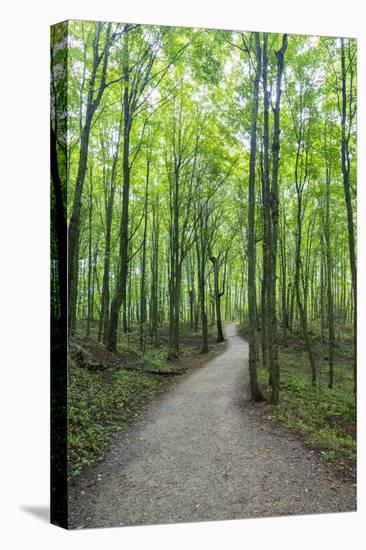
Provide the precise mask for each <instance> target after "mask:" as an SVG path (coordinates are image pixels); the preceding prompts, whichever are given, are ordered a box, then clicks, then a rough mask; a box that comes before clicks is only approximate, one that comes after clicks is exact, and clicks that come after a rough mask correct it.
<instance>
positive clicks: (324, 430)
mask: <svg viewBox="0 0 366 550" xmlns="http://www.w3.org/2000/svg"><path fill="white" fill-rule="evenodd" d="M279 360H280V364H281V401H280V404H279V406H278V407H273V408H272V411H273V415H274V416H275V417H276V418H277V420H278V421H279V422H280V423H281V424H283V425H284V426H286V427H288V428H293V429H296V430H297V431H299V432H300V433H302V434H303V435H304V436H305V438H306V439H307V440H308V441H309V442H311V443H312V444H314V445H315V446H316V447H318V448H320V449H322V450H323V455H324V457H325V458H326V459H327V460H329V461H332V460H333V461H334V460H336V458H337V457H338V456H339V455H342V456H347V457H348V458H349V459H351V460H355V459H356V454H355V451H356V439H355V437H356V435H355V400H354V395H353V391H352V388H353V386H352V369H351V367H350V363H351V362H350V361H348V365H344V364H342V363H339V362H338V363H337V365H336V369H335V375H336V378H337V379H338V380H339V379H340V376H341V373H342V374H344V373H346V375H347V376H346V378H343V379H342V384H338V386H336V387H335V388H333V389H329V388H328V387H327V380H326V379H323V380H322V382H321V386H320V387H319V386H318V387H313V386H312V384H311V381H310V376H309V366H308V361H307V355H306V353H305V352H301V351H299V350H298V349H296V348H295V349H294V348H293V347H292V346H289V347H288V348H282V349H281V351H280V354H279ZM347 371H348V372H347ZM259 378H260V382H261V383H262V384H263V385H265V386H267V384H268V370H267V369H266V368H263V366H261V367H260V369H259Z"/></svg>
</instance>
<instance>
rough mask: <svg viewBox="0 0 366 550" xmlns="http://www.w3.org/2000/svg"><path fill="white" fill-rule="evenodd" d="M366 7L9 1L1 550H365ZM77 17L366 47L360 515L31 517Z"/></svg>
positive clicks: (39, 478) (39, 488) (40, 485)
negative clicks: (53, 29) (57, 181)
mask: <svg viewBox="0 0 366 550" xmlns="http://www.w3.org/2000/svg"><path fill="white" fill-rule="evenodd" d="M362 4H363V2H362V1H361V0H360V1H359V2H357V1H356V0H343V2H342V1H340V0H306V1H304V2H302V1H296V0H292V1H291V0H277V1H276V0H261V1H260V0H256V1H253V0H252V1H249V0H247V1H246V0H240V1H239V0H224V1H222V2H219V1H217V0H183V1H181V2H178V1H176V0H170V1H163V0H150V1H148V0H133V1H131V0H129V1H122V0H115V1H112V0H78V1H76V0H58V1H57V0H51V1H49V2H42V1H40V0H33V1H16V0H8V2H6V4H5V3H2V8H1V11H2V14H1V15H2V16H1V19H0V21H1V24H0V40H1V49H0V93H1V100H0V139H1V147H0V154H1V159H2V160H1V162H0V175H1V176H0V225H1V227H0V243H1V244H0V278H1V282H0V325H1V326H0V342H1V344H0V377H1V378H0V392H1V395H0V406H1V409H2V410H1V415H0V419H1V424H2V427H1V430H0V448H1V451H0V460H1V466H0V479H1V482H0V506H1V511H0V525H1V526H2V527H1V530H0V543H1V544H2V547H3V548H6V549H8V548H37V549H39V550H43V549H51V548H52V550H57V549H59V548H60V549H61V548H70V549H74V548H75V549H76V548H77V549H84V548H85V549H86V548H88V550H93V549H94V548H98V549H100V548H105V549H106V550H107V549H108V550H109V549H110V548H123V549H126V550H130V549H131V550H132V549H133V550H135V549H137V550H139V549H140V548H148V549H155V548H159V549H160V550H164V549H167V548H169V549H172V550H173V549H174V550H176V549H177V550H179V549H183V548H185V549H186V548H188V549H195V548H200V549H202V550H205V549H206V548H207V549H208V548H212V549H216V548H217V549H219V548H220V549H221V548H255V549H261V548H268V547H271V549H276V548H281V549H283V550H286V549H290V548H291V549H296V550H298V549H302V548H306V549H309V548H310V549H311V550H318V549H324V550H325V549H328V548H329V549H332V550H336V549H340V548H347V547H348V548H352V549H354V548H360V547H361V545H362V539H364V538H365V520H366V514H365V477H366V469H365V454H366V453H365V402H366V398H365V390H366V374H365V365H364V358H365V342H366V338H365V332H366V319H365V316H366V314H365V311H366V308H365V305H366V300H365V296H366V292H365V289H364V287H363V285H364V281H365V261H366V260H365V218H366V210H365V209H366V201H365V193H366V191H365V189H366V187H365V186H366V179H365V175H366V169H365V155H366V139H365V138H366V116H365V98H366V85H365V71H366V26H365V21H366V17H365V15H364V14H363V13H362ZM72 18H79V19H95V20H97V19H99V20H112V21H129V22H138V23H155V24H170V25H187V26H203V27H216V28H228V29H243V30H253V31H254V30H258V31H279V32H290V33H305V34H330V35H336V36H340V35H343V36H357V37H358V38H359V98H360V101H359V111H358V121H359V179H358V193H359V208H358V212H359V222H358V235H359V241H358V242H359V250H358V276H359V287H358V288H359V308H358V311H359V371H360V372H359V409H360V413H359V434H360V444H359V459H360V460H359V472H360V474H359V512H358V513H357V514H343V515H333V516H332V515H320V516H307V517H301V518H299V517H292V518H278V519H265V520H261V519H258V520H241V521H232V522H215V523H204V524H192V525H177V526H162V527H141V528H140V527H133V528H123V529H122V528H119V529H104V530H89V531H78V532H66V531H63V530H61V529H59V528H56V527H54V526H51V525H49V524H48V523H47V520H46V519H43V520H42V519H41V518H40V517H37V516H35V515H34V514H30V513H29V512H26V511H25V510H24V507H33V508H34V507H40V508H41V510H42V509H43V510H44V509H45V507H47V505H48V495H49V476H48V471H49V335H48V330H49V323H48V317H49V314H48V234H49V163H48V162H49V161H48V153H49V151H48V136H49V132H48V121H49V118H48V117H49V114H48V105H49V103H48V90H49V67H48V64H49V49H48V43H49V42H48V37H49V25H50V24H52V23H55V22H58V21H61V20H64V19H72ZM44 514H45V513H44V512H43V515H44ZM363 524H364V525H363ZM362 535H363V536H362ZM5 541H6V542H5ZM4 542H5V544H4Z"/></svg>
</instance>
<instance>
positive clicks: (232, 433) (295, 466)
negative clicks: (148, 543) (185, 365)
mask: <svg viewBox="0 0 366 550" xmlns="http://www.w3.org/2000/svg"><path fill="white" fill-rule="evenodd" d="M225 332H226V338H227V347H226V349H225V351H224V352H223V353H221V354H220V355H218V356H217V357H215V358H213V359H211V360H208V361H207V362H205V363H204V364H202V365H201V366H200V367H199V368H197V369H194V370H193V371H192V372H191V373H190V374H189V375H187V376H178V377H172V378H174V384H172V385H171V387H169V389H168V391H166V392H162V393H159V395H157V396H156V398H155V399H153V400H150V401H148V402H147V403H145V405H144V406H143V408H142V409H141V410H140V412H139V415H138V416H133V417H132V418H130V420H129V421H128V422H127V424H126V427H125V429H124V430H123V431H121V432H119V433H118V434H117V436H116V437H115V439H114V441H113V443H112V444H111V446H110V449H109V451H108V453H107V454H106V456H105V458H104V460H102V461H100V462H99V463H96V464H94V465H92V466H89V467H86V468H85V469H84V471H83V472H82V474H81V475H79V476H78V477H76V478H75V479H74V480H73V481H72V482H71V483H70V501H69V515H70V527H71V528H83V527H85V528H87V527H107V526H118V525H141V524H162V523H176V522H193V521H204V520H225V519H237V518H249V517H265V516H279V515H294V514H309V513H321V512H327V513H330V512H345V511H353V510H355V509H356V487H355V483H354V482H353V480H352V479H350V478H349V477H347V476H343V475H341V473H340V472H339V471H338V470H337V469H336V468H335V467H334V465H333V464H332V463H330V462H328V461H326V460H325V459H324V457H323V456H322V455H321V453H320V452H318V451H316V450H314V449H311V448H309V447H308V446H307V445H305V444H304V443H303V442H302V441H301V440H300V439H299V438H298V437H297V435H296V434H293V433H291V432H284V431H283V430H282V429H281V428H280V425H279V424H274V423H272V422H270V421H268V422H267V421H266V420H265V418H264V417H263V414H259V413H260V411H261V410H265V407H267V406H268V405H267V404H266V403H261V404H258V405H253V404H251V403H250V401H249V375H248V369H247V358H248V344H247V343H246V341H245V340H243V339H242V338H241V337H240V336H239V335H238V333H237V326H236V325H234V324H231V325H227V326H226V329H225Z"/></svg>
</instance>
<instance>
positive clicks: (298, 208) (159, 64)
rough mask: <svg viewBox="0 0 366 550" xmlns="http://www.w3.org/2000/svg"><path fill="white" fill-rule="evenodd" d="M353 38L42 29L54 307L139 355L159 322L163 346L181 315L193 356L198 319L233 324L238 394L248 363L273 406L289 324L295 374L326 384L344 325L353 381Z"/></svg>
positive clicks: (79, 25)
mask: <svg viewBox="0 0 366 550" xmlns="http://www.w3.org/2000/svg"><path fill="white" fill-rule="evenodd" d="M356 52H357V49H356V41H355V40H354V39H351V38H332V37H317V36H298V35H287V34H275V33H258V32H257V33H255V32H231V31H219V30H205V29H189V28H172V27H164V26H148V25H137V24H122V23H100V22H82V21H71V22H66V23H64V24H61V25H57V26H55V27H53V28H52V32H51V119H52V120H51V153H52V155H51V176H52V210H53V213H54V219H55V220H57V223H55V225H53V227H52V242H51V246H52V258H53V260H52V264H51V270H52V285H53V288H54V292H53V293H52V313H53V316H54V317H62V318H64V319H66V318H67V322H68V327H69V331H70V333H75V332H77V331H82V332H85V333H86V334H87V335H91V334H92V335H94V336H95V338H96V339H97V340H98V341H99V342H100V343H102V344H103V345H104V346H105V347H106V348H107V349H108V350H109V351H113V352H115V351H117V349H118V346H120V345H121V343H123V342H124V341H126V339H127V338H128V337H129V334H131V333H133V332H134V333H136V334H137V335H138V346H139V348H140V350H141V352H142V353H144V352H145V351H146V349H147V348H149V347H159V346H161V344H162V342H161V331H162V330H163V328H164V327H166V328H167V330H168V342H167V349H166V355H167V357H168V358H169V359H171V360H176V359H178V358H179V357H180V353H181V330H182V327H186V326H188V327H189V328H190V329H192V330H194V331H195V332H199V333H200V335H201V348H200V351H201V352H202V353H207V352H208V350H209V340H208V332H209V327H211V326H212V327H215V330H216V335H217V340H218V341H222V340H223V339H224V322H225V321H234V320H235V321H238V322H239V323H240V325H241V326H242V327H244V330H245V334H246V336H247V338H248V340H249V371H250V382H251V395H252V399H253V400H255V401H256V400H260V399H262V397H263V396H262V392H261V389H260V386H259V384H258V376H257V368H258V364H259V363H260V364H261V365H262V366H263V367H264V368H266V369H267V370H268V373H269V383H270V387H271V395H270V399H271V402H272V403H273V404H277V403H278V401H279V390H280V373H281V360H280V354H279V349H280V348H282V347H286V346H287V345H288V344H289V342H290V341H291V339H292V338H293V336H294V335H295V336H296V337H299V338H300V339H301V340H302V342H303V343H304V349H305V351H306V357H307V359H306V360H307V369H308V379H309V383H310V384H312V385H314V386H316V385H317V384H319V383H321V382H322V383H324V384H325V385H327V386H329V388H333V387H334V386H335V385H339V384H341V383H342V378H341V376H338V377H337V376H335V372H336V371H335V367H336V358H335V357H336V347H337V346H338V345H339V344H340V343H341V342H343V341H344V340H347V339H348V340H347V341H350V342H351V347H352V351H351V355H350V357H351V363H352V364H351V363H349V364H348V365H347V367H346V368H347V369H348V371H349V372H352V373H353V374H352V376H353V386H354V389H355V387H356V311H357V302H356V292H357V289H356V279H357V277H356V228H355V224H356V220H355V215H356V102H357V96H356V85H357V81H356V60H357V56H356ZM66 234H67V243H68V265H67V267H66V266H64V265H62V262H61V261H60V253H61V252H60V251H61V250H62V248H63V247H64V246H65V244H66ZM65 269H67V274H66V273H64V275H65V276H67V280H68V296H67V301H66V299H65V298H64V297H63V296H61V295H60V293H58V286H59V284H58V282H59V280H60V277H62V276H63V275H62V272H63V270H65ZM319 343H320V344H319ZM318 344H319V345H320V346H321V350H322V351H321V362H320V360H319V355H318V354H317V352H316V345H318ZM320 363H321V364H322V365H323V367H324V365H325V366H326V368H325V370H324V368H323V370H322V371H321V369H320Z"/></svg>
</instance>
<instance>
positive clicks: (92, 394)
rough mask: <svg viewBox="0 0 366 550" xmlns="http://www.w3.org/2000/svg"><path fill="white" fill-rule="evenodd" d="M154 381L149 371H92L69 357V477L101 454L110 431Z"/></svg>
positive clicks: (147, 393)
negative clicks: (146, 372)
mask: <svg viewBox="0 0 366 550" xmlns="http://www.w3.org/2000/svg"><path fill="white" fill-rule="evenodd" d="M158 384H159V380H157V379H156V377H154V376H153V375H151V374H145V373H143V372H135V371H125V370H122V369H107V370H105V371H102V372H94V371H91V370H89V369H87V368H81V367H80V366H79V365H77V364H76V363H75V362H74V361H73V360H72V359H70V360H69V388H68V397H69V399H68V465H69V477H70V479H72V478H74V477H75V476H76V475H77V474H78V473H80V471H81V470H82V469H83V468H84V467H85V466H87V465H88V464H91V463H92V462H94V461H95V460H96V459H97V458H98V457H100V456H101V455H102V454H103V452H104V451H105V450H106V447H107V444H108V441H109V439H110V436H111V435H112V433H114V432H115V431H117V430H120V429H121V428H122V427H123V426H124V423H125V421H126V419H127V417H128V415H129V414H130V413H131V411H133V410H134V409H135V408H136V407H137V406H138V405H139V403H141V402H142V401H143V400H145V399H146V398H148V397H149V396H150V395H151V394H152V393H153V391H154V390H155V388H156V387H157V386H158Z"/></svg>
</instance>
